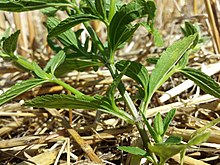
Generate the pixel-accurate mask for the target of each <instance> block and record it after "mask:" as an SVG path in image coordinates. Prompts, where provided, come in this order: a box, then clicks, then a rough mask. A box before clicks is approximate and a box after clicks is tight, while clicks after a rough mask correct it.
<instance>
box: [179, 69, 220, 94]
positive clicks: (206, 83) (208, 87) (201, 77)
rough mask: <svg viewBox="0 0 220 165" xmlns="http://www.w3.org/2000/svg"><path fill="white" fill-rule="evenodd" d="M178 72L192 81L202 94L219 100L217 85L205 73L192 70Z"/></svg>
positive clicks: (218, 87) (219, 90)
mask: <svg viewBox="0 0 220 165" xmlns="http://www.w3.org/2000/svg"><path fill="white" fill-rule="evenodd" d="M179 71H180V72H181V73H183V75H184V76H186V77H187V78H189V79H190V80H192V81H194V82H195V83H196V84H197V85H198V86H199V87H200V88H201V89H202V90H203V91H204V92H206V93H208V94H210V95H213V96H215V97H217V98H220V86H219V84H218V83H216V82H215V81H214V80H213V79H212V78H211V77H209V76H208V75H206V74H205V73H203V72H201V71H199V70H196V69H193V68H185V69H181V70H179Z"/></svg>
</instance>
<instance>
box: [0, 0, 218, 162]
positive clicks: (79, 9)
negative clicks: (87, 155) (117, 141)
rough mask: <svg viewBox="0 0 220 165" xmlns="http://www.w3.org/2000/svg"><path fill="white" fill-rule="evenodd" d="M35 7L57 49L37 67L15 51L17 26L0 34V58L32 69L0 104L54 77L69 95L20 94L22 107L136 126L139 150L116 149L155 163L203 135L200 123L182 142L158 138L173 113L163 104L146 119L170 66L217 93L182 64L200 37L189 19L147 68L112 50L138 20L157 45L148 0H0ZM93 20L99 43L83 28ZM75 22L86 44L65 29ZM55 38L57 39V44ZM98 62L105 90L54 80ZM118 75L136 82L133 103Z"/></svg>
mask: <svg viewBox="0 0 220 165" xmlns="http://www.w3.org/2000/svg"><path fill="white" fill-rule="evenodd" d="M119 2H120V3H119ZM39 9H41V10H42V12H43V13H45V14H47V15H49V16H48V20H47V24H46V26H47V29H48V36H47V38H48V44H49V45H50V47H51V48H52V50H53V51H54V52H55V54H56V55H55V56H54V57H53V58H52V59H50V60H49V62H48V63H47V65H46V66H45V67H44V68H41V67H40V66H39V65H38V64H37V63H36V62H35V61H32V62H31V61H29V60H28V59H26V58H24V57H22V56H21V55H19V54H16V53H15V50H16V45H17V39H18V35H19V33H20V31H19V30H18V31H16V32H14V33H12V34H11V35H8V33H5V36H4V37H3V38H2V39H1V52H0V56H1V57H2V58H3V59H5V60H10V61H11V62H13V63H14V64H15V65H16V66H18V67H20V68H22V69H24V70H26V71H28V72H31V73H32V74H33V76H34V78H32V79H29V80H24V81H23V82H21V83H17V84H16V85H14V86H12V87H11V88H10V89H9V90H7V91H6V92H4V93H3V94H2V95H0V105H2V104H4V103H6V102H8V101H10V100H12V99H13V98H15V97H16V96H18V95H20V94H22V93H24V92H26V91H28V90H30V89H32V88H34V87H37V86H39V85H42V84H44V83H57V84H59V85H61V86H63V87H64V88H66V89H67V90H68V91H70V92H71V93H72V95H65V94H55V95H45V96H41V97H36V98H34V99H32V100H27V101H26V102H25V105H26V106H32V107H39V108H44V107H46V108H73V109H84V110H86V109H89V110H92V109H93V110H99V111H102V112H105V113H109V114H112V115H114V116H116V117H118V118H120V119H122V120H124V121H126V122H127V123H130V124H133V125H136V127H137V129H138V131H139V133H140V136H141V138H142V141H143V145H144V148H143V149H141V148H137V147H131V146H121V147H118V148H119V149H121V150H124V151H126V152H129V153H131V154H134V155H139V156H141V157H146V158H147V159H148V160H149V161H150V162H152V163H153V164H155V165H159V164H164V163H165V162H166V161H167V160H168V159H169V158H170V157H172V156H173V155H175V154H177V153H181V158H183V155H184V153H185V150H186V148H187V147H189V146H191V145H197V144H199V143H201V142H203V141H205V140H206V139H207V138H208V136H209V132H206V131H205V129H204V130H199V131H197V133H196V134H195V135H194V136H192V139H191V140H190V141H189V142H188V143H187V144H181V137H176V136H170V137H168V138H167V139H165V138H164V135H165V133H166V131H167V128H168V127H169V124H170V122H171V121H172V119H173V117H174V115H175V109H172V110H170V112H169V113H168V114H167V115H166V117H165V118H164V119H162V116H161V114H160V113H158V114H157V115H156V116H155V118H154V121H153V126H151V125H150V124H149V122H148V116H146V112H147V110H148V106H149V103H150V101H151V98H152V96H153V94H154V93H155V92H156V90H157V89H158V88H159V87H160V86H161V85H162V84H163V83H164V82H165V81H166V80H167V79H168V78H169V77H170V76H172V75H173V74H174V73H177V72H180V73H182V74H183V75H184V76H186V77H187V78H189V79H191V80H193V81H194V82H195V83H196V84H197V85H198V86H199V87H200V88H201V89H202V90H203V91H205V92H206V93H209V94H211V95H213V96H215V97H218V98H220V88H219V85H218V84H217V83H216V82H215V81H214V80H213V79H211V78H210V77H209V76H207V75H206V74H204V73H202V72H201V71H199V70H195V69H193V68H189V67H187V63H188V57H189V54H190V53H192V52H193V51H196V50H197V49H198V46H199V44H200V41H201V35H200V34H199V31H198V29H197V28H195V26H194V25H192V24H190V23H186V25H185V27H183V28H182V31H183V34H184V35H185V36H184V37H183V38H182V39H180V40H179V41H176V42H175V43H174V44H172V45H171V46H169V47H168V48H167V49H166V50H165V51H164V52H163V53H162V54H161V55H160V58H158V59H154V63H156V65H155V69H154V70H153V71H152V73H151V74H149V73H148V70H147V69H146V68H145V66H143V65H142V64H141V63H138V62H135V61H129V60H122V61H116V60H115V54H116V52H117V50H118V49H120V48H121V47H123V46H124V45H125V44H126V43H127V42H128V41H129V39H131V38H132V36H133V34H134V32H135V31H136V30H137V29H138V27H139V26H144V27H145V28H146V29H147V30H148V32H149V33H151V34H152V35H153V36H154V42H155V44H156V45H157V46H160V45H162V44H163V40H162V38H161V36H160V34H159V32H158V31H157V30H156V29H155V28H154V17H155V11H156V6H155V3H154V2H153V1H151V0H149V1H145V0H133V1H131V2H129V3H127V4H123V3H122V2H121V1H115V0H110V1H108V0H81V1H80V4H77V2H75V0H72V1H71V2H70V1H67V0H56V1H54V0H46V1H45V0H34V1H33V0H20V1H9V0H4V1H1V2H0V10H4V11H11V12H25V11H30V10H39ZM58 10H63V11H65V12H66V14H67V15H68V18H67V19H65V20H63V21H61V20H59V19H58V18H56V17H55V13H56V12H57V11H58ZM140 18H146V19H145V20H146V21H144V22H140V21H137V20H140ZM92 20H96V21H101V22H103V23H104V25H105V26H106V29H107V41H106V43H103V42H101V40H100V39H99V37H98V35H97V34H96V32H95V30H94V29H93V28H92V27H91V26H90V24H89V21H92ZM142 20H143V19H142ZM134 22H135V23H134ZM78 24H83V25H84V26H85V28H86V30H87V31H88V33H89V37H88V38H87V40H86V41H85V43H82V42H81V41H80V39H79V36H80V35H81V32H82V30H79V31H73V30H71V28H72V27H74V26H76V25H78ZM54 39H56V40H58V41H59V42H60V43H61V44H62V46H61V45H57V44H56V42H54ZM89 40H91V41H92V46H91V49H90V48H89V46H88V43H89ZM100 66H105V67H106V68H107V69H108V70H109V72H110V73H111V76H112V78H113V80H114V81H113V83H112V84H111V85H110V87H109V89H108V91H107V92H106V95H105V96H101V95H95V96H88V95H85V94H83V93H82V92H80V91H78V90H77V89H75V88H73V87H72V86H70V85H68V84H66V83H65V82H63V81H62V80H61V79H60V78H59V77H60V76H61V75H64V74H65V73H68V72H70V71H72V70H83V69H86V68H88V67H93V68H94V70H97V68H98V67H100ZM123 75H126V76H128V77H130V78H131V79H133V80H134V81H136V83H137V84H138V86H137V88H138V90H139V93H140V98H139V99H140V100H141V104H140V107H136V106H135V105H134V100H132V98H131V96H130V95H129V93H128V92H127V91H126V90H125V85H124V84H123V82H122V81H121V78H122V77H123ZM116 89H118V91H119V92H120V94H121V97H122V99H123V101H124V102H125V104H126V106H127V108H128V109H129V112H125V111H124V110H123V109H121V108H120V107H118V106H117V102H116V100H115V96H114V95H115V92H116ZM217 122H219V120H215V121H213V122H212V123H211V124H210V125H209V127H210V126H212V125H214V124H216V123H217ZM145 126H146V128H147V130H145ZM147 132H149V133H150V136H149V135H148V134H147ZM151 139H152V140H151ZM158 158H159V160H158Z"/></svg>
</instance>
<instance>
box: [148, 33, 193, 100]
mask: <svg viewBox="0 0 220 165" xmlns="http://www.w3.org/2000/svg"><path fill="white" fill-rule="evenodd" d="M195 38H196V35H193V36H189V37H186V38H184V39H182V40H179V41H177V42H175V43H174V44H173V45H171V46H170V47H168V48H167V50H166V51H164V52H163V53H162V54H161V57H160V59H159V60H158V62H157V64H156V66H155V69H154V70H153V71H152V73H151V76H150V80H149V98H148V99H150V98H151V96H152V95H153V93H154V92H155V91H156V90H157V89H158V88H159V87H160V86H161V85H162V84H163V82H165V81H166V79H167V78H168V77H167V76H166V75H167V74H168V73H169V72H170V71H171V70H172V69H173V67H174V66H175V65H176V63H177V62H178V61H179V60H180V58H181V57H182V56H183V55H184V54H185V52H186V51H188V50H189V49H190V48H191V46H192V44H193V42H194V40H195Z"/></svg>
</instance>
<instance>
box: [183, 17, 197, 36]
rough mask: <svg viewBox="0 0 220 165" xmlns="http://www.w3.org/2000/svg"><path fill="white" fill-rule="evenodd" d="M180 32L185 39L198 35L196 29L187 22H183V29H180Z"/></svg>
mask: <svg viewBox="0 0 220 165" xmlns="http://www.w3.org/2000/svg"><path fill="white" fill-rule="evenodd" d="M181 30H182V33H183V34H184V36H186V37H188V36H190V35H193V34H195V33H198V31H197V29H196V27H195V26H194V25H193V24H192V23H190V22H187V21H186V22H185V27H181Z"/></svg>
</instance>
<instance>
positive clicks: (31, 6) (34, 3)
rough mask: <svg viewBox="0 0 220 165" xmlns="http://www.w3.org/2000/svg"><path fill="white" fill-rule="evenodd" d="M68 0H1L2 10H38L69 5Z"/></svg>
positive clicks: (0, 8) (0, 7) (0, 6)
mask: <svg viewBox="0 0 220 165" xmlns="http://www.w3.org/2000/svg"><path fill="white" fill-rule="evenodd" d="M68 4H69V2H68V1H67V0H19V1H2V2H0V10H4V11H12V12H23V11H30V10H38V9H42V8H47V7H53V6H54V7H55V6H57V7H59V6H60V5H62V6H64V5H66V6H68Z"/></svg>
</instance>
